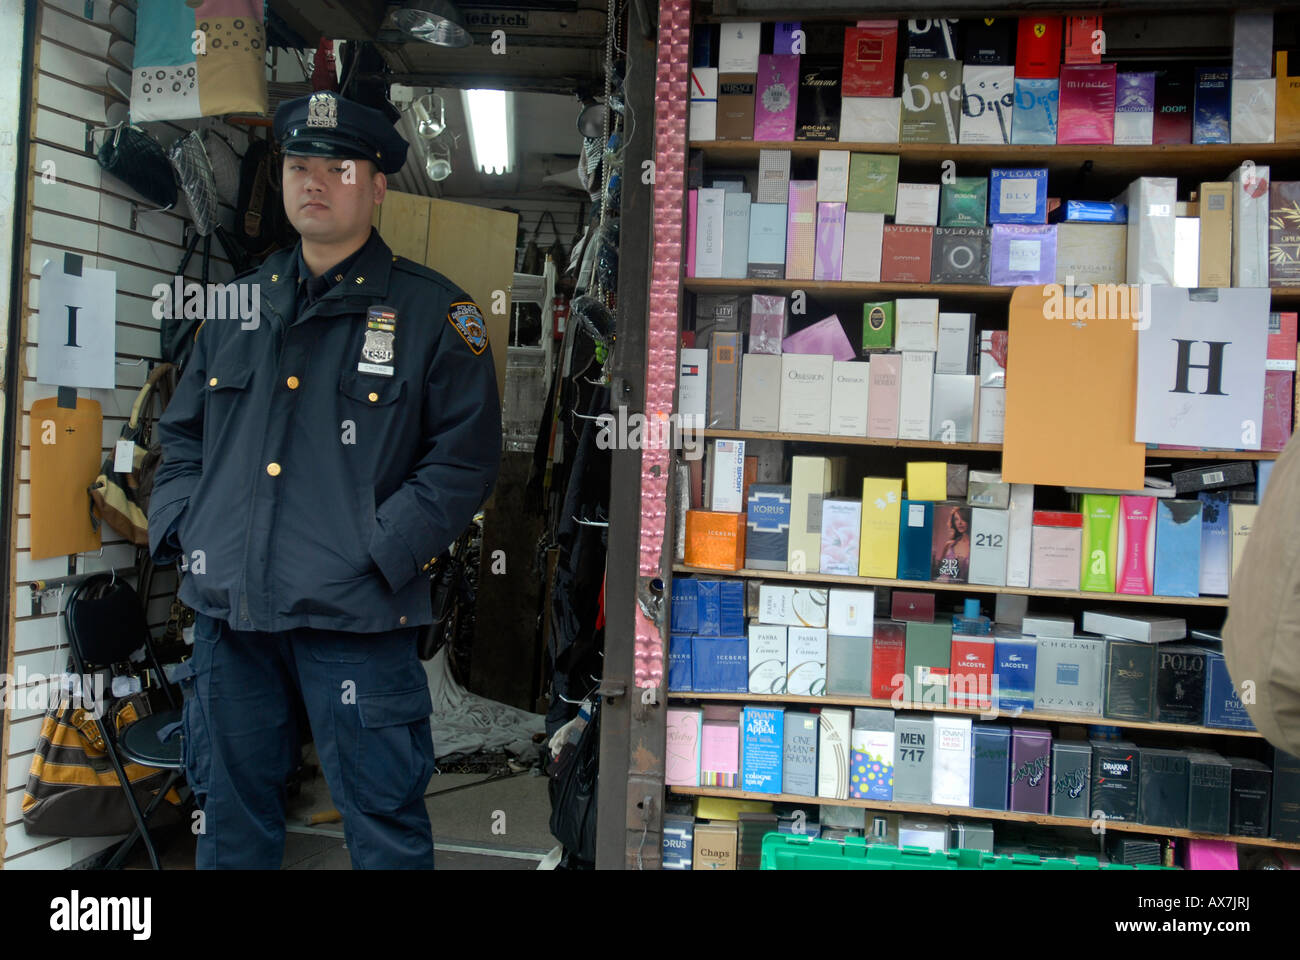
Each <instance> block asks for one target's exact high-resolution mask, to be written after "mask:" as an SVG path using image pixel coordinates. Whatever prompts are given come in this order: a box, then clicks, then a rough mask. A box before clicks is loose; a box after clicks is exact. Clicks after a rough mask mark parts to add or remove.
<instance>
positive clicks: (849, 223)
mask: <svg viewBox="0 0 1300 960" xmlns="http://www.w3.org/2000/svg"><path fill="white" fill-rule="evenodd" d="M884 242H885V215H884V214H883V213H854V212H852V211H850V212H847V213H846V214H845V216H844V260H843V263H842V264H841V269H840V278H841V279H842V280H847V281H856V282H859V283H879V282H880V257H881V248H882V246H883V245H884ZM863 346H864V348H865V346H866V345H865V344H864V345H863Z"/></svg>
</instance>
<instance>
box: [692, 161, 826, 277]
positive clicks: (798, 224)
mask: <svg viewBox="0 0 1300 960" xmlns="http://www.w3.org/2000/svg"><path fill="white" fill-rule="evenodd" d="M816 254H817V181H816V180H791V181H790V193H789V203H788V205H787V208H786V226H785V278H786V279H787V280H811V279H812V275H813V268H814V266H815V265H816V259H817V257H816ZM696 276H699V273H698V272H697V273H696Z"/></svg>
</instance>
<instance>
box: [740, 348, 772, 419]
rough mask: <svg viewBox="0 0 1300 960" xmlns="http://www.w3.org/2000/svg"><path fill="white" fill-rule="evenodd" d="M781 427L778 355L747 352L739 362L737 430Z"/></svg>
mask: <svg viewBox="0 0 1300 960" xmlns="http://www.w3.org/2000/svg"><path fill="white" fill-rule="evenodd" d="M780 428H781V355H780V354H775V353H747V354H745V360H744V363H742V364H741V365H740V429H741V430H757V431H763V432H768V433H776V432H777V431H778V430H779V429H780Z"/></svg>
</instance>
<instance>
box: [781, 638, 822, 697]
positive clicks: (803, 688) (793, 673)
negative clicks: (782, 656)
mask: <svg viewBox="0 0 1300 960" xmlns="http://www.w3.org/2000/svg"><path fill="white" fill-rule="evenodd" d="M787 638H788V642H789V648H788V649H789V652H788V653H787V655H786V658H787V659H786V663H787V671H788V672H787V674H786V693H788V694H789V695H790V696H792V697H821V696H825V694H826V629H825V628H824V627H790V628H789V632H788V633H787Z"/></svg>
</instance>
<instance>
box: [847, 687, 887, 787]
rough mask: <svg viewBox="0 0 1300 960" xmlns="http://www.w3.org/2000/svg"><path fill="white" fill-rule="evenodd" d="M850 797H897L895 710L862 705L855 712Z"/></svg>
mask: <svg viewBox="0 0 1300 960" xmlns="http://www.w3.org/2000/svg"><path fill="white" fill-rule="evenodd" d="M849 796H850V797H853V798H857V799H871V800H885V801H891V800H893V799H894V711H893V710H882V709H877V708H873V707H859V708H857V709H855V710H854V711H853V732H852V734H851V741H850V752H849Z"/></svg>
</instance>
